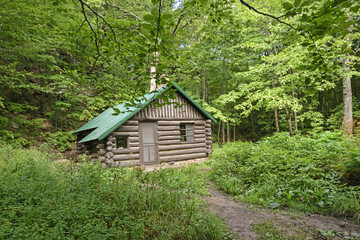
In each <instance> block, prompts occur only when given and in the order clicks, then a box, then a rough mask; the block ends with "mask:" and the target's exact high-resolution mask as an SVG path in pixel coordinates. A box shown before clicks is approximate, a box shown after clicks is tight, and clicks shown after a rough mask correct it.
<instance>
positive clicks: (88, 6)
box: [79, 0, 120, 48]
mask: <svg viewBox="0 0 360 240" xmlns="http://www.w3.org/2000/svg"><path fill="white" fill-rule="evenodd" d="M79 2H80V3H81V6H82V8H83V9H84V6H86V7H87V8H88V9H90V11H91V12H93V13H94V14H95V16H96V17H98V18H100V19H101V20H103V22H104V23H105V24H106V25H107V26H108V27H109V28H110V30H111V32H112V33H113V36H114V40H115V42H116V43H117V44H118V46H119V48H120V43H119V42H118V40H117V38H116V33H115V31H114V29H113V27H112V26H111V24H110V23H108V22H107V21H106V20H105V18H104V17H103V16H101V15H100V14H99V13H97V12H96V11H95V10H94V9H93V8H92V7H91V6H90V5H89V4H87V3H85V2H84V1H83V0H79ZM83 12H84V11H83Z"/></svg>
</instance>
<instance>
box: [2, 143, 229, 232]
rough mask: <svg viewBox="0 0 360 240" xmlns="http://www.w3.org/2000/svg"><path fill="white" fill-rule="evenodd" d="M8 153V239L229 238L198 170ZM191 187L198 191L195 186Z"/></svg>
mask: <svg viewBox="0 0 360 240" xmlns="http://www.w3.org/2000/svg"><path fill="white" fill-rule="evenodd" d="M49 157H50V156H49V155H47V154H45V153H42V152H39V151H37V150H35V149H31V150H22V149H13V148H12V147H9V146H3V147H1V148H0V239H226V238H230V237H231V236H230V235H229V234H228V231H227V229H226V227H225V226H224V224H223V222H222V221H220V220H219V219H218V218H217V217H215V216H213V215H211V214H209V213H207V212H206V211H205V210H204V207H203V203H202V201H201V200H200V198H199V194H203V193H204V192H206V188H205V186H206V185H204V182H205V181H204V180H203V179H201V177H199V175H198V174H196V172H195V171H193V170H192V169H191V168H190V169H184V170H180V171H177V170H175V169H172V170H166V171H159V172H156V173H154V174H145V173H143V172H141V171H132V170H129V169H122V168H116V169H115V168H109V169H105V170H104V169H101V168H100V166H98V165H94V164H91V163H81V164H79V165H77V166H76V168H74V166H72V165H71V164H67V163H55V162H49V161H48V159H49ZM189 182H191V184H189Z"/></svg>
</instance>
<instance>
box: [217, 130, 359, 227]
mask: <svg viewBox="0 0 360 240" xmlns="http://www.w3.org/2000/svg"><path fill="white" fill-rule="evenodd" d="M352 151H353V152H358V151H359V145H358V144H356V143H354V142H351V141H349V140H344V139H343V138H342V136H341V133H340V132H324V133H321V134H314V135H313V136H312V137H306V136H296V137H289V136H288V134H285V133H284V134H275V135H274V136H272V137H266V138H263V139H262V140H261V141H260V142H258V143H255V144H253V143H243V142H237V143H231V144H226V145H224V147H223V148H220V149H217V150H216V151H215V152H214V154H213V155H212V158H213V159H214V160H215V162H214V164H213V175H212V179H213V181H214V182H215V183H216V184H217V185H218V186H219V187H220V188H221V189H223V190H225V191H226V192H228V193H231V194H233V195H235V196H236V198H237V199H239V200H244V201H247V202H250V203H255V204H260V205H264V206H267V207H270V208H279V207H292V208H295V209H299V210H305V211H309V212H325V213H331V214H335V215H345V216H353V217H356V218H357V219H358V220H359V213H360V204H359V198H360V189H359V187H351V186H347V185H344V184H342V183H341V178H340V175H342V172H343V171H347V169H346V166H348V164H347V163H348V162H349V160H350V162H351V163H353V162H354V159H356V157H355V158H354V157H352V156H351V154H349V152H352Z"/></svg>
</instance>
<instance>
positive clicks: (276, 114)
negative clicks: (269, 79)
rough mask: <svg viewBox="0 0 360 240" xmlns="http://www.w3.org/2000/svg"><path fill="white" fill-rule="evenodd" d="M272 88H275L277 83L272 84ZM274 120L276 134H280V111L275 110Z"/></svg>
mask: <svg viewBox="0 0 360 240" xmlns="http://www.w3.org/2000/svg"><path fill="white" fill-rule="evenodd" d="M272 87H273V88H275V83H272ZM274 118H275V129H276V132H280V127H279V117H278V110H277V109H276V108H274Z"/></svg>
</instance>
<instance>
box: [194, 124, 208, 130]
mask: <svg viewBox="0 0 360 240" xmlns="http://www.w3.org/2000/svg"><path fill="white" fill-rule="evenodd" d="M194 130H203V131H205V130H206V129H205V126H204V125H194Z"/></svg>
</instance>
